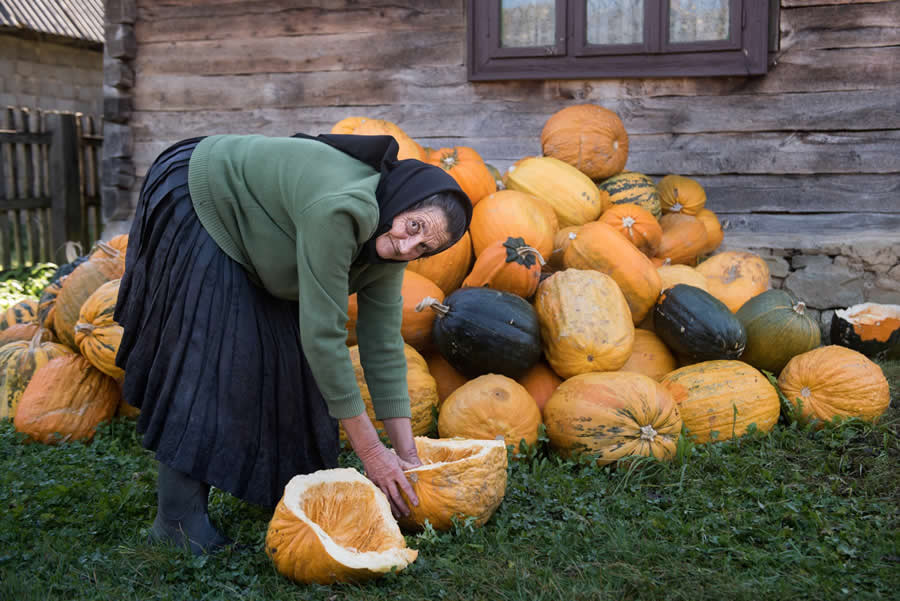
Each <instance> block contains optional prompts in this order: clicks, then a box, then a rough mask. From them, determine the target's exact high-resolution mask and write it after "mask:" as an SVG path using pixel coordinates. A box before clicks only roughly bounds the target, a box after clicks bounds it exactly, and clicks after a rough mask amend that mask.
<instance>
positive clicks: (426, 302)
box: [416, 296, 450, 317]
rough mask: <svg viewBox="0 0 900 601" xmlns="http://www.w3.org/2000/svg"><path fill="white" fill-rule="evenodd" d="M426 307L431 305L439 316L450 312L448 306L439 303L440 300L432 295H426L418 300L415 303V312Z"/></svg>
mask: <svg viewBox="0 0 900 601" xmlns="http://www.w3.org/2000/svg"><path fill="white" fill-rule="evenodd" d="M428 307H431V309H432V310H433V311H434V312H435V313H437V314H438V315H440V316H441V317H443V316H444V315H446V314H447V313H449V312H450V307H448V306H447V305H443V304H441V301H439V300H438V299H436V298H434V297H431V296H426V297H425V298H423V299H422V300H420V301H419V304H418V305H416V313H420V312H422V311H424V310H425V309H427V308H428Z"/></svg>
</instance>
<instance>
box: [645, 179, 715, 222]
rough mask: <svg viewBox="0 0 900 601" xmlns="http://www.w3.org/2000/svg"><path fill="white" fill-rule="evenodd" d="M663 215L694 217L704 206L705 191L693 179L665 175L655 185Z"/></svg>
mask: <svg viewBox="0 0 900 601" xmlns="http://www.w3.org/2000/svg"><path fill="white" fill-rule="evenodd" d="M656 191H657V192H658V193H659V204H660V207H661V208H662V212H663V213H684V214H686V215H696V214H697V213H699V212H700V211H702V210H703V208H704V207H705V206H706V190H704V189H703V186H701V185H700V182H698V181H697V180H695V179H691V178H689V177H684V176H682V175H667V176H665V177H664V178H662V179H661V180H659V183H657V184H656Z"/></svg>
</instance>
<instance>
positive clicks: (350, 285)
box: [115, 134, 472, 553]
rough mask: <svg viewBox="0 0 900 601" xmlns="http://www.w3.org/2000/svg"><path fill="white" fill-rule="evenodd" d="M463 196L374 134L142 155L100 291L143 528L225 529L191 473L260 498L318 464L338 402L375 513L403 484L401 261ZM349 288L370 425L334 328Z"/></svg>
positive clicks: (212, 140)
mask: <svg viewBox="0 0 900 601" xmlns="http://www.w3.org/2000/svg"><path fill="white" fill-rule="evenodd" d="M471 214H472V207H471V203H470V202H469V199H468V198H467V197H466V195H465V194H464V193H463V192H462V190H461V189H460V187H459V186H458V185H457V184H456V182H455V181H454V180H453V179H452V178H451V177H450V176H448V175H447V174H446V173H445V172H444V171H442V170H441V169H439V168H437V167H432V166H430V165H426V164H424V163H422V162H420V161H416V160H404V161H398V160H397V143H396V141H394V139H393V138H391V137H389V136H340V135H323V136H319V137H318V138H310V137H308V136H302V135H300V134H298V136H295V137H292V138H270V137H265V136H235V135H224V136H210V137H206V138H195V139H191V140H185V141H183V142H179V143H178V144H176V145H174V146H172V147H171V148H169V149H167V150H166V151H164V152H163V153H162V154H161V155H160V156H159V158H157V160H156V161H155V162H154V164H153V165H152V166H151V168H150V169H149V171H148V173H147V177H146V180H145V182H144V185H143V188H142V190H141V196H140V202H139V205H138V207H137V211H136V214H135V217H134V222H133V224H132V228H131V233H130V236H129V244H128V253H127V263H126V269H125V275H124V277H123V278H122V282H121V286H120V292H119V298H118V303H117V308H116V315H115V318H116V320H117V321H118V322H119V323H120V324H121V325H122V326H123V328H124V335H123V337H122V343H121V346H120V349H119V353H118V356H117V357H116V363H117V365H119V366H120V367H122V368H123V369H124V370H125V380H124V384H123V394H124V397H125V398H126V399H127V401H128V402H129V403H131V404H132V405H135V406H136V407H139V408H140V410H141V414H140V417H139V418H138V423H137V428H138V431H139V432H140V433H141V434H142V444H143V445H144V446H145V447H146V448H148V449H151V450H153V451H154V452H155V456H156V459H157V460H158V461H159V479H158V484H157V491H158V508H157V515H156V519H155V521H154V523H153V527H152V530H151V533H152V537H153V538H155V539H158V540H166V541H172V542H175V543H176V544H180V545H186V546H189V547H190V549H191V550H192V551H193V552H194V553H202V552H208V551H211V550H214V549H216V548H218V547H221V546H223V545H226V544H228V543H230V542H231V541H230V540H229V539H228V538H226V537H225V536H223V535H222V534H220V533H219V532H218V531H217V530H216V528H215V527H213V525H212V524H211V523H210V520H209V515H208V513H207V501H208V494H209V487H210V485H212V486H215V487H217V488H219V489H222V490H225V491H227V492H229V493H231V494H232V495H234V496H236V497H239V498H241V499H244V500H246V501H249V502H252V503H257V504H260V505H263V506H266V507H274V505H275V504H276V503H277V501H278V499H279V498H280V497H281V494H282V493H283V489H284V485H285V484H286V483H287V482H288V480H289V479H290V478H291V477H292V476H294V475H296V474H298V473H308V472H312V471H315V470H319V469H323V468H330V467H335V466H336V465H337V456H338V450H339V441H338V427H337V424H338V421H337V420H340V422H341V423H342V424H343V426H344V429H345V430H346V432H347V436H348V438H349V440H350V443H351V446H352V447H353V450H354V451H355V452H356V453H357V455H359V457H360V459H361V460H362V463H363V466H364V468H365V471H366V474H367V476H368V477H369V478H370V479H371V480H372V481H373V482H374V483H375V484H376V485H378V486H379V487H380V488H381V489H382V490H383V491H384V492H385V494H386V495H387V496H388V499H389V500H390V502H391V505H392V508H393V509H394V511H395V513H397V514H403V513H406V512H407V511H408V508H407V507H406V505H405V504H404V502H403V498H402V497H401V494H400V492H401V491H403V492H405V493H406V495H407V497H408V498H409V499H410V500H411V501H412V502H413V503H416V502H417V500H416V498H415V494H414V493H413V491H412V489H411V487H410V486H409V484H408V482H407V480H406V478H405V476H404V474H403V470H404V469H408V468H410V467H413V466H415V465H419V464H420V461H419V459H418V457H417V455H416V448H415V445H414V444H413V436H412V431H411V429H410V422H409V416H410V407H409V396H408V392H407V386H406V360H405V356H404V353H403V339H402V338H401V335H400V322H401V310H402V299H401V297H400V288H401V284H402V281H403V270H404V267H405V265H406V262H407V261H410V260H412V259H415V258H418V257H420V256H423V255H432V254H435V253H438V252H440V251H442V250H444V249H446V248H448V247H449V246H451V245H452V244H453V243H454V242H456V241H457V240H458V239H459V238H461V237H462V235H463V233H464V232H465V229H466V228H467V227H468V223H469V220H470V219H471ZM354 292H355V293H356V294H357V298H358V308H359V317H358V322H357V326H356V328H357V334H358V338H359V349H360V358H361V361H362V365H363V368H364V370H365V374H366V383H367V385H368V387H369V390H370V392H371V395H372V403H373V405H374V408H375V413H376V416H377V417H378V419H381V420H383V421H384V424H385V429H386V431H387V433H388V436H389V437H390V439H391V443H392V446H393V449H394V451H395V452H396V453H392V452H390V451H389V450H388V449H387V448H386V447H385V446H384V445H383V444H382V443H381V441H380V440H379V438H378V435H377V433H376V432H375V429H374V427H373V426H372V423H371V422H370V420H369V419H368V417H367V416H366V413H365V406H364V403H363V401H362V397H361V394H360V391H359V388H358V386H357V384H356V379H355V377H354V374H353V367H352V364H351V361H350V356H349V352H348V349H347V347H346V337H347V331H346V328H345V325H346V322H347V298H348V295H349V294H351V293H354Z"/></svg>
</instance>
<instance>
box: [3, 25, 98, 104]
mask: <svg viewBox="0 0 900 601" xmlns="http://www.w3.org/2000/svg"><path fill="white" fill-rule="evenodd" d="M6 106H24V107H28V108H39V109H44V110H57V111H69V112H81V113H85V114H89V115H94V116H96V117H100V116H101V115H102V113H103V52H102V51H101V50H99V49H91V48H83V47H78V46H69V45H66V44H59V43H55V42H51V41H47V40H41V39H27V38H21V37H17V36H13V35H0V107H6Z"/></svg>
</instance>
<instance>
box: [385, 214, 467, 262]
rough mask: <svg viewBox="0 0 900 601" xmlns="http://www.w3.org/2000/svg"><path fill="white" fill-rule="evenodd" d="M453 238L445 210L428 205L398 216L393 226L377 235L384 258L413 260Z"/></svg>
mask: <svg viewBox="0 0 900 601" xmlns="http://www.w3.org/2000/svg"><path fill="white" fill-rule="evenodd" d="M449 241H450V232H448V231H447V218H446V217H445V216H444V212H443V211H442V210H441V209H439V208H438V207H426V208H424V209H417V210H414V211H406V212H404V213H400V214H399V215H397V216H396V217H394V221H393V224H392V225H391V229H390V230H388V231H387V232H385V233H384V234H382V235H380V236H378V238H376V239H375V251H376V252H377V253H378V256H379V257H381V258H382V259H389V260H392V261H412V260H414V259H418V258H419V257H420V256H421V255H423V254H425V253H427V252H431V251H433V250H435V249H437V248H441V247H443V246H444V245H445V244H446V243H447V242H449Z"/></svg>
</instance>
